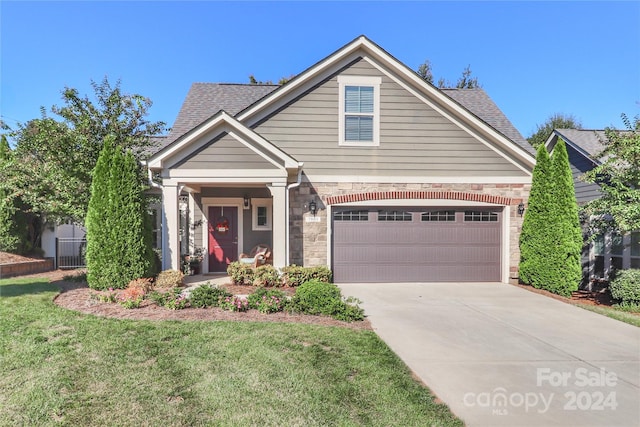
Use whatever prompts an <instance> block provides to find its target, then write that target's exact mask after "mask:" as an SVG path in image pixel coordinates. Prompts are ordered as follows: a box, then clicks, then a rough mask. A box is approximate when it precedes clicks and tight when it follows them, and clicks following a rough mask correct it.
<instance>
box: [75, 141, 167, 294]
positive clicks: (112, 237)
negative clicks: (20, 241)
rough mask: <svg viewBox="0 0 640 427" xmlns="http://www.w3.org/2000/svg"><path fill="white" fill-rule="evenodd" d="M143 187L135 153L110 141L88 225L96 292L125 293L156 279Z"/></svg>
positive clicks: (90, 276)
mask: <svg viewBox="0 0 640 427" xmlns="http://www.w3.org/2000/svg"><path fill="white" fill-rule="evenodd" d="M141 183H142V180H141V173H140V168H139V165H138V163H137V162H136V160H135V158H134V156H133V154H132V153H131V152H130V151H128V152H127V153H126V154H125V153H124V152H123V150H122V149H121V148H120V147H114V145H113V139H112V138H107V139H106V140H105V143H104V148H103V150H102V151H101V153H100V157H99V158H98V162H97V164H96V167H95V169H94V175H93V182H92V192H91V199H90V202H89V209H88V212H87V221H86V225H87V270H88V273H87V280H88V282H89V286H90V287H92V288H95V289H107V288H125V287H126V286H127V284H128V283H129V282H130V281H131V280H134V279H137V278H140V277H145V276H152V275H154V274H155V271H154V268H153V267H154V263H153V259H154V258H153V249H152V248H151V234H150V232H151V228H150V227H149V226H148V218H147V217H148V213H147V210H146V201H145V200H144V197H143V195H142V191H143V187H142V184H141Z"/></svg>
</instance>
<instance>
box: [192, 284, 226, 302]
mask: <svg viewBox="0 0 640 427" xmlns="http://www.w3.org/2000/svg"><path fill="white" fill-rule="evenodd" d="M231 296H232V295H231V294H230V293H229V292H227V291H226V289H223V288H218V287H215V286H211V285H210V284H208V283H207V284H204V285H202V286H198V287H197V288H195V289H194V290H193V291H191V297H190V301H191V306H192V307H198V308H207V307H218V306H219V305H220V300H222V299H224V298H227V297H231Z"/></svg>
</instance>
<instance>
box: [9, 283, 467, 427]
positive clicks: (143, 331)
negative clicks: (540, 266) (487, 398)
mask: <svg viewBox="0 0 640 427" xmlns="http://www.w3.org/2000/svg"><path fill="white" fill-rule="evenodd" d="M57 291H58V290H57V288H56V286H55V285H54V284H50V283H47V282H46V280H37V279H35V280H34V279H31V280H25V279H21V280H17V279H5V280H0V296H1V297H0V357H1V361H0V425H2V426H5V425H7V426H8V425H12V426H13V425H54V424H62V425H74V426H75V425H78V426H79V425H82V426H89V425H96V426H97V425H118V426H125V425H132V426H134V425H135V426H139V425H149V426H156V425H158V426H197V425H243V426H244V425H260V426H261V425H278V426H284V425H286V426H296V425H298V426H304V425H318V426H326V425H341V426H348V425H380V426H391V425H398V426H411V425H413V426H431V425H436V426H454V425H455V426H460V425H462V422H461V421H460V420H458V419H456V418H455V417H454V416H453V415H452V414H451V413H450V412H449V410H448V409H447V407H445V406H444V405H438V404H435V403H434V398H433V396H432V395H431V394H430V393H429V391H428V390H427V389H425V388H424V387H422V386H421V385H419V384H418V383H416V382H415V381H414V380H413V379H412V378H411V376H410V373H409V371H408V369H407V368H406V366H405V365H404V364H403V363H402V362H401V361H400V360H399V359H398V357H397V356H396V355H395V354H394V353H393V352H391V350H390V349H389V348H388V347H387V346H386V345H385V344H384V343H383V342H382V341H381V340H380V339H378V338H377V336H376V335H375V334H374V333H373V332H370V331H353V330H348V329H344V328H337V327H322V326H312V325H301V324H278V323H274V324H269V323H247V322H238V323H234V322H177V321H164V322H153V321H125V320H115V319H103V318H98V317H94V316H88V315H84V314H79V313H75V312H72V311H68V310H65V309H62V308H59V307H57V306H56V305H54V304H53V302H52V298H53V297H54V295H55V294H56V293H57Z"/></svg>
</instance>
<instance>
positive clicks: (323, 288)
mask: <svg viewBox="0 0 640 427" xmlns="http://www.w3.org/2000/svg"><path fill="white" fill-rule="evenodd" d="M356 302H357V300H355V299H353V298H347V299H346V300H343V299H342V295H341V293H340V289H339V288H338V287H337V286H336V285H333V284H331V283H326V282H320V281H317V280H311V281H309V282H306V283H303V284H302V285H300V287H298V289H296V293H295V295H294V296H293V298H291V301H290V302H289V305H288V307H289V309H290V310H291V311H293V312H298V313H305V314H315V315H325V316H331V317H333V318H335V319H338V320H344V321H347V322H350V321H352V320H362V319H364V311H363V310H362V309H361V308H360V307H359V306H358V305H357V304H356Z"/></svg>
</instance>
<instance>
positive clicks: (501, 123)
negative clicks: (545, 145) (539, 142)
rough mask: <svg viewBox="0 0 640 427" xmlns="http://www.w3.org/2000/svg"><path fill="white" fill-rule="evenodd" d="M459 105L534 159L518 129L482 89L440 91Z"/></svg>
mask: <svg viewBox="0 0 640 427" xmlns="http://www.w3.org/2000/svg"><path fill="white" fill-rule="evenodd" d="M441 90H442V91H443V92H444V93H445V94H447V95H449V96H450V97H451V98H453V99H454V100H455V101H457V102H458V103H459V104H460V105H462V106H463V107H465V108H466V109H467V110H469V111H471V112H472V113H473V114H475V115H476V116H478V118H480V120H482V121H484V122H485V123H486V124H488V125H489V126H491V127H492V128H494V129H495V130H497V131H498V132H500V133H501V134H503V135H504V136H506V137H507V138H509V139H510V140H512V141H513V142H515V143H516V144H518V145H519V146H520V147H522V148H524V149H525V150H526V151H527V152H529V153H531V154H532V155H533V156H534V157H535V155H536V151H535V150H534V148H533V147H532V146H531V144H529V142H528V141H527V140H526V139H524V137H523V136H522V135H521V134H520V132H518V129H516V128H515V126H513V124H512V123H511V122H510V121H509V119H507V117H506V116H505V115H504V113H503V112H502V110H500V108H498V106H497V105H496V104H495V102H493V100H492V99H491V98H489V95H487V93H486V92H485V91H484V90H482V89H479V88H478V89H441Z"/></svg>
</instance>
